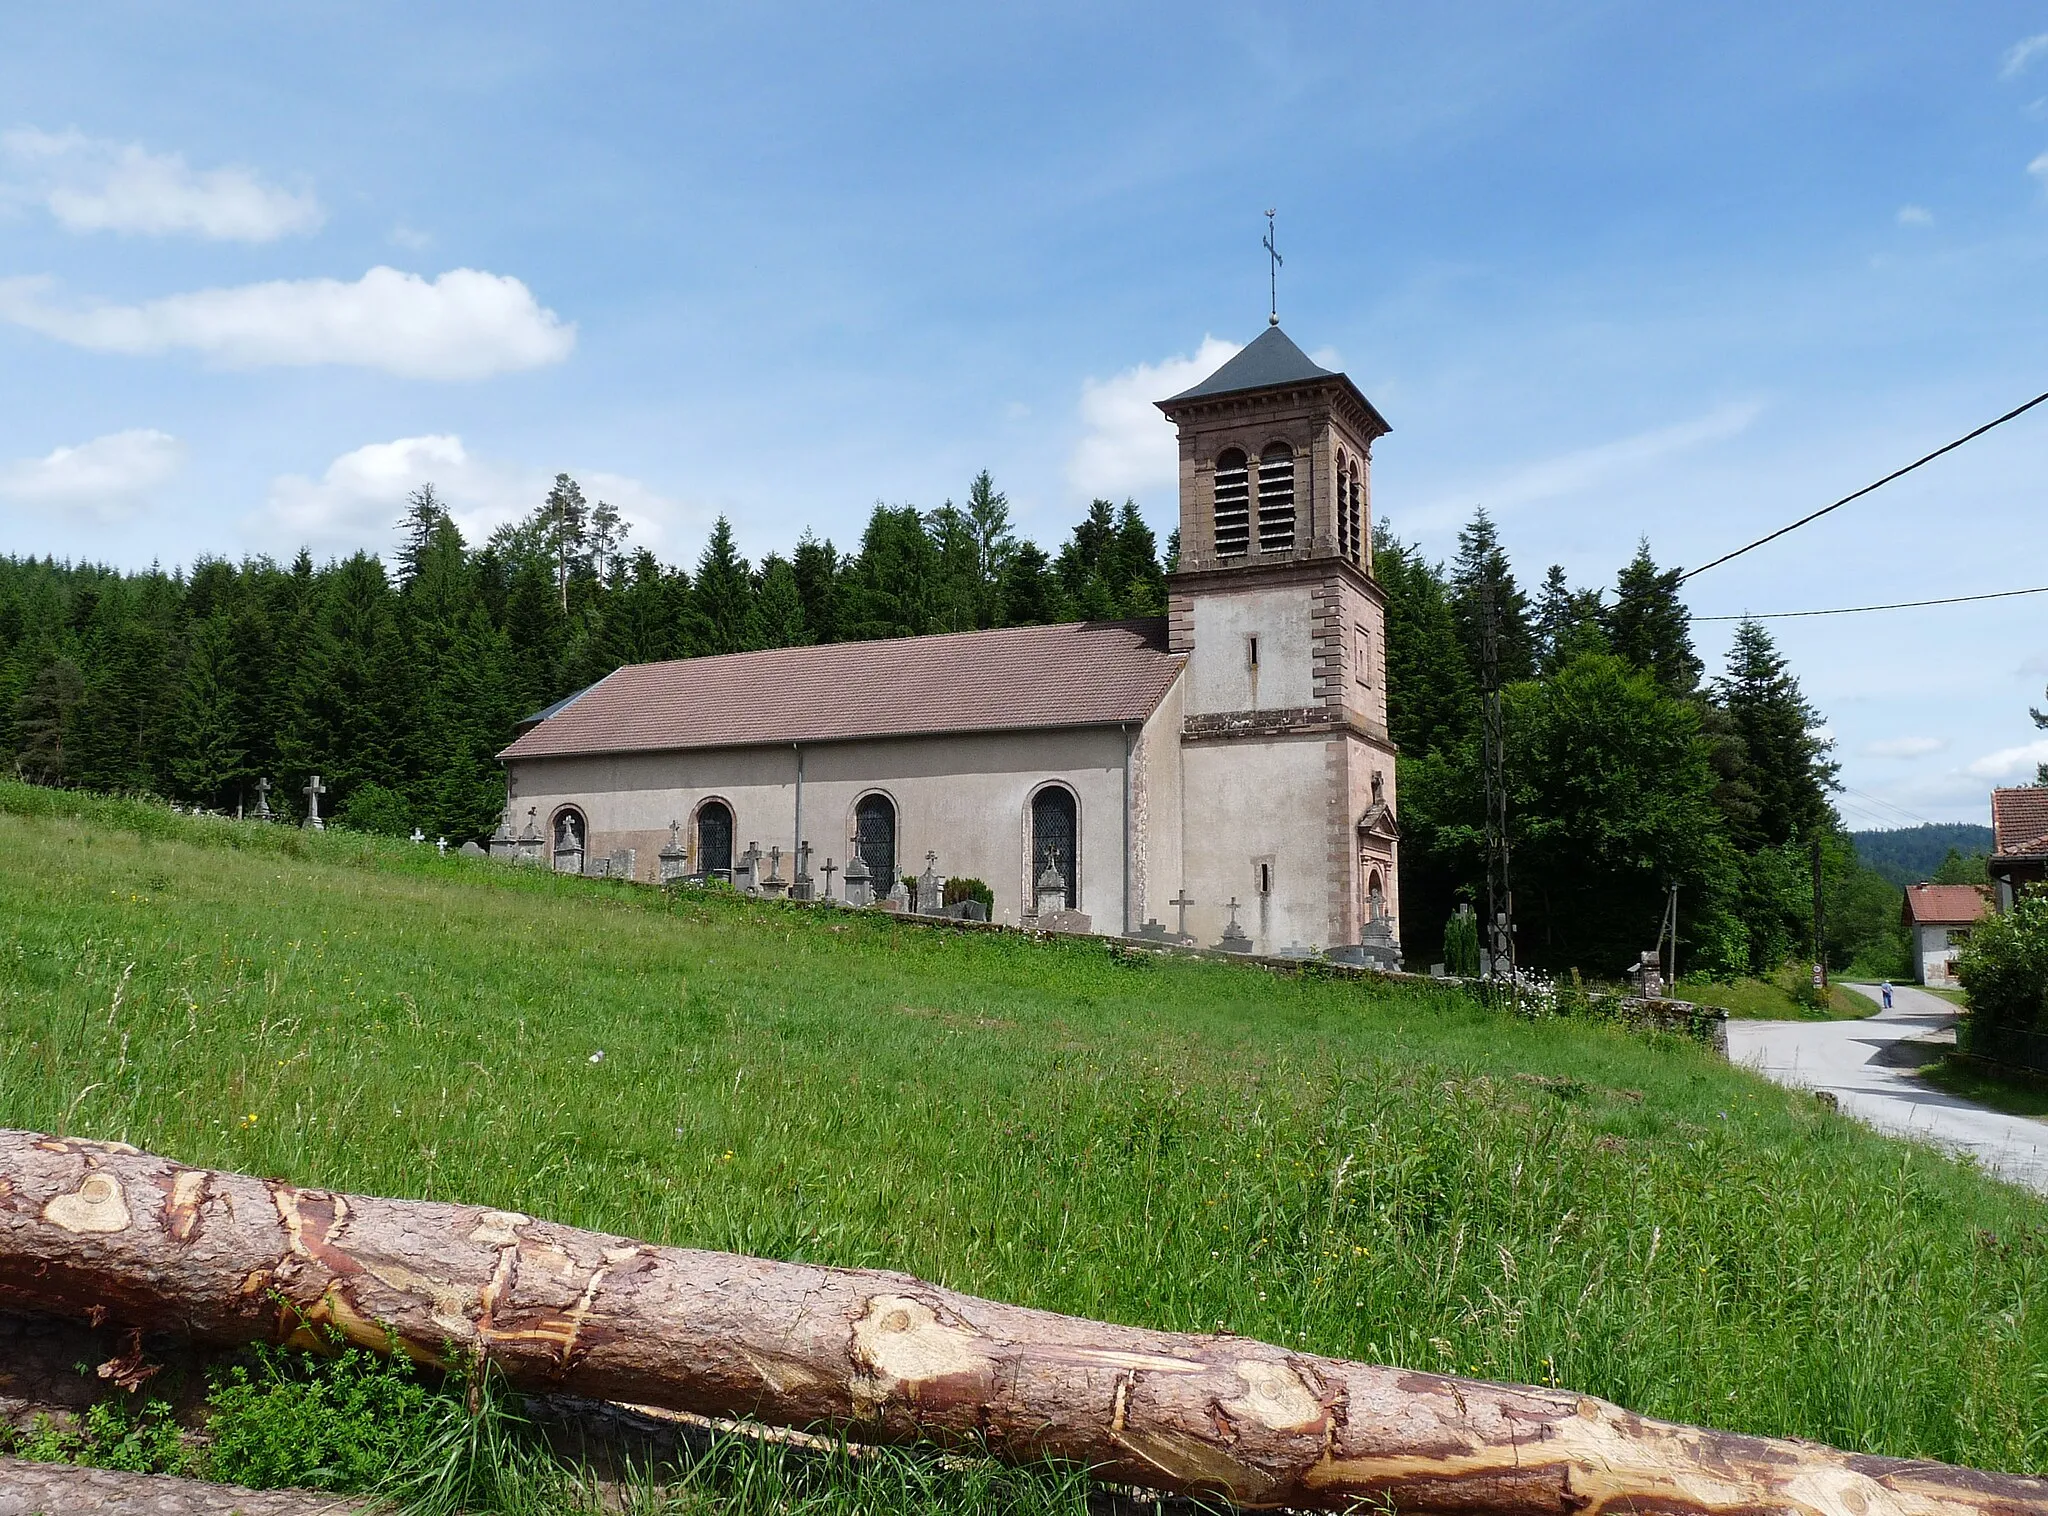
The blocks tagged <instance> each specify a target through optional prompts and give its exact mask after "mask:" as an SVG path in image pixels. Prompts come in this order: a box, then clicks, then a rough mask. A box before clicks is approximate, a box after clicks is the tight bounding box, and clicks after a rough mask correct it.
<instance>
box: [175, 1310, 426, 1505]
mask: <svg viewBox="0 0 2048 1516" xmlns="http://www.w3.org/2000/svg"><path fill="white" fill-rule="evenodd" d="M208 1405H209V1407H210V1408H211V1410H212V1415H211V1417H210V1418H209V1423H208V1424H209V1429H210V1430H211V1432H212V1434H213V1447H212V1450H211V1454H210V1456H209V1458H208V1460H207V1472H208V1473H209V1474H210V1475H211V1476H212V1477H213V1478H215V1479H218V1480H222V1481H224V1482H226V1483H229V1484H245V1485H248V1486H250V1487H251V1488H254V1489H259V1490H260V1489H286V1488H300V1489H309V1490H336V1491H366V1490H371V1489H374V1488H376V1487H377V1485H378V1484H379V1483H380V1482H382V1481H384V1480H385V1479H387V1478H388V1477H389V1476H390V1475H391V1473H392V1471H393V1470H394V1469H399V1468H403V1467H406V1466H409V1465H412V1464H415V1463H417V1462H418V1461H419V1457H420V1452H421V1448H420V1446H419V1445H420V1443H421V1442H422V1441H423V1439H424V1438H426V1437H427V1436H429V1435H430V1434H431V1432H432V1430H433V1428H434V1427H435V1424H436V1423H437V1422H438V1421H439V1420H441V1419H444V1416H445V1414H446V1413H447V1411H446V1410H444V1416H436V1415H433V1414H432V1413H433V1412H434V1411H435V1410H437V1409H443V1407H442V1404H441V1397H438V1396H436V1395H434V1393H433V1392H432V1391H431V1390H429V1389H428V1388H427V1387H426V1386H425V1385H423V1384H421V1383H420V1381H419V1379H418V1377H417V1376H416V1375H415V1374H414V1372H413V1369H412V1366H411V1364H410V1363H408V1362H407V1360H406V1359H405V1358H403V1357H401V1356H398V1355H393V1356H392V1357H390V1358H381V1357H379V1356H378V1355H376V1354H374V1353H370V1352H368V1351H366V1350H365V1349H362V1348H349V1349H347V1350H345V1351H344V1352H342V1353H341V1354H340V1355H339V1356H338V1357H335V1358H319V1357H316V1356H314V1355H312V1354H309V1353H300V1352H294V1351H291V1350H289V1349H286V1348H269V1347H262V1346H259V1347H258V1348H257V1349H256V1366H255V1369H254V1371H253V1372H252V1371H251V1370H249V1369H247V1368H244V1367H242V1366H241V1365H239V1364H238V1365H236V1366H235V1367H233V1368H231V1369H229V1370H228V1371H227V1372H226V1373H225V1374H223V1375H222V1376H221V1377H220V1378H219V1379H217V1380H216V1381H215V1382H214V1386H213V1392H212V1394H211V1395H209V1396H208ZM449 1409H455V1410H458V1411H459V1408H457V1407H450V1408H449Z"/></svg>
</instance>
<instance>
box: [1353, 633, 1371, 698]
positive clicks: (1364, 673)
mask: <svg viewBox="0 0 2048 1516" xmlns="http://www.w3.org/2000/svg"><path fill="white" fill-rule="evenodd" d="M1351 664H1352V672H1351V677H1352V678H1353V679H1355V680H1356V681H1357V682H1358V683H1360V684H1363V685H1366V686H1368V687H1370V685H1371V684H1372V633H1371V632H1368V631H1367V630H1366V629H1365V628H1364V627H1362V626H1354V627H1353V628H1352V629H1351Z"/></svg>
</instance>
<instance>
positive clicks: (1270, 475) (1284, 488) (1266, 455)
mask: <svg viewBox="0 0 2048 1516" xmlns="http://www.w3.org/2000/svg"><path fill="white" fill-rule="evenodd" d="M1259 551H1260V552H1262V553H1289V552H1292V551H1294V449H1293V448H1291V447H1289V446H1288V445H1287V444H1286V443H1284V442H1276V443H1274V444H1273V445H1272V446H1271V447H1269V448H1267V449H1266V450H1265V451H1264V452H1263V453H1261V454H1259Z"/></svg>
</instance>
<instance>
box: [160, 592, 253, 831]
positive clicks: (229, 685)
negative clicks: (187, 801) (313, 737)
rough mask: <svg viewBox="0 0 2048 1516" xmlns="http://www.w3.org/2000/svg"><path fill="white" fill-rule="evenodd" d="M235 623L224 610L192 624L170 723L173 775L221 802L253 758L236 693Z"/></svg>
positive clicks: (198, 795)
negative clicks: (238, 707) (182, 673)
mask: <svg viewBox="0 0 2048 1516" xmlns="http://www.w3.org/2000/svg"><path fill="white" fill-rule="evenodd" d="M241 682H242V680H241V671H240V670H239V669H237V668H236V667H235V634H234V628H233V626H232V624H231V623H230V621H229V618H228V617H227V616H226V615H225V614H219V615H213V616H209V617H207V618H206V619H205V620H204V621H200V622H198V623H196V624H195V625H194V626H193V628H192V633H191V645H190V647H189V648H188V649H187V651H186V654H185V673H184V678H183V680H182V681H181V687H180V690H179V695H178V706H177V713H176V716H175V717H174V718H173V721H172V725H171V753H170V771H171V778H172V779H173V780H174V781H175V782H176V784H177V787H178V792H179V793H181V794H183V795H186V796H188V797H190V798H191V799H193V800H197V801H201V802H203V803H205V804H208V805H215V804H219V803H220V802H221V801H222V800H223V799H225V797H226V796H227V794H228V793H229V791H231V790H232V789H234V788H235V787H236V786H237V784H238V783H239V781H240V780H241V778H242V775H243V772H244V767H243V766H244V764H245V762H246V760H247V757H248V752H247V748H246V746H245V744H244V742H243V740H242V728H241V722H240V719H239V718H240V712H239V710H238V709H237V706H238V702H237V700H236V698H235V697H236V693H237V690H238V689H239V687H240V685H241Z"/></svg>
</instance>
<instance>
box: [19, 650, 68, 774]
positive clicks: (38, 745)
mask: <svg viewBox="0 0 2048 1516" xmlns="http://www.w3.org/2000/svg"><path fill="white" fill-rule="evenodd" d="M84 698H85V676H84V674H83V673H81V672H80V671H79V667H78V665H77V664H76V663H73V662H72V661H71V660H70V659H69V658H64V657H53V658H52V659H51V660H50V661H49V662H48V663H46V664H44V665H43V667H42V668H41V669H39V670H38V671H37V672H36V673H35V674H34V676H32V677H31V678H30V679H29V681H28V686H27V688H26V689H24V690H23V691H22V693H21V697H20V698H19V699H18V700H17V701H16V702H15V706H14V732H15V753H14V766H15V771H16V772H17V773H19V774H21V775H22V776H23V777H24V778H27V779H32V780H34V781H35V782H36V783H37V784H62V783H63V782H64V781H65V779H66V778H67V777H68V773H69V767H70V756H71V739H72V735H73V732H74V730H75V723H76V720H77V714H78V706H79V703H80V702H81V701H82V700H84Z"/></svg>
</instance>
